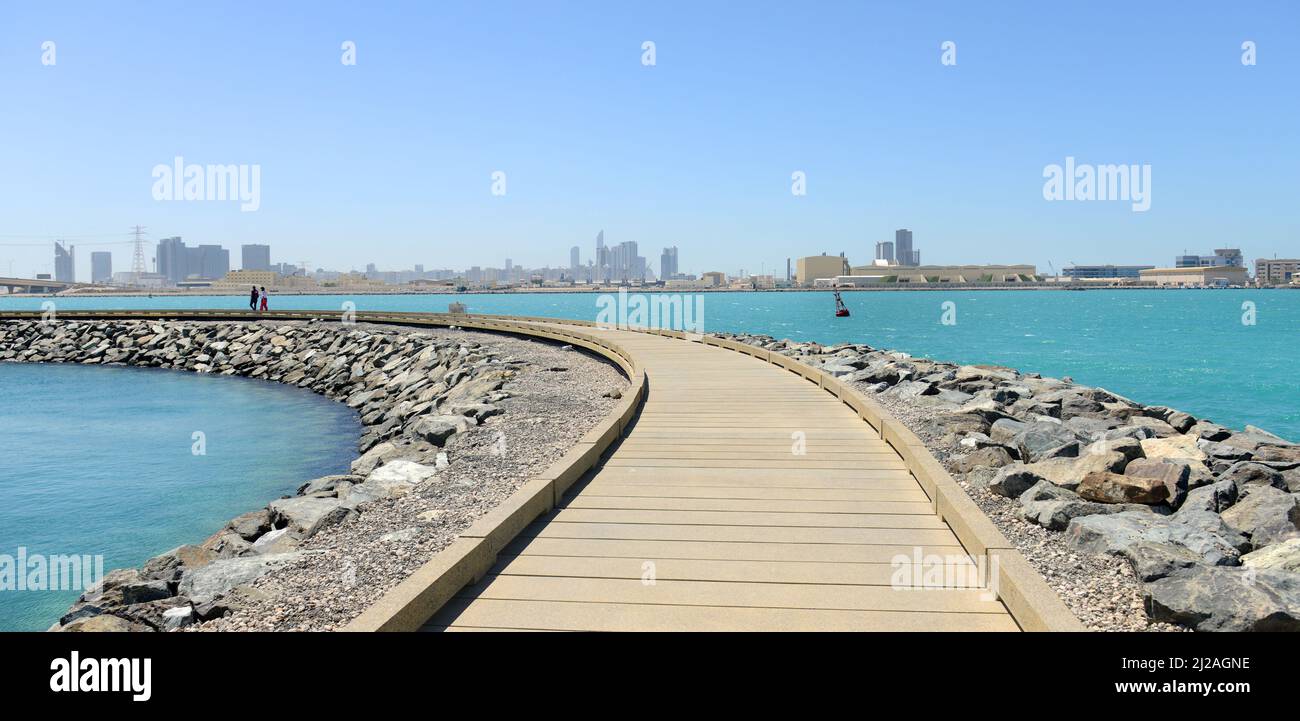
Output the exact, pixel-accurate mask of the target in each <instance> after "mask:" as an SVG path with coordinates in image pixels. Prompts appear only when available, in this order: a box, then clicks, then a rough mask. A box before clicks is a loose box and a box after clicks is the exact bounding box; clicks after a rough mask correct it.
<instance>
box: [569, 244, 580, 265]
mask: <svg viewBox="0 0 1300 721" xmlns="http://www.w3.org/2000/svg"><path fill="white" fill-rule="evenodd" d="M581 266H582V255H581V251H580V250H579V249H578V246H576V245H575V246H573V247H572V248H569V268H570V269H572V270H577V269H578V268H579V267H581Z"/></svg>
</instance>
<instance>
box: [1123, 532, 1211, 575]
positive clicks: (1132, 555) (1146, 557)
mask: <svg viewBox="0 0 1300 721" xmlns="http://www.w3.org/2000/svg"><path fill="white" fill-rule="evenodd" d="M1124 557H1125V558H1126V559H1127V560H1128V562H1129V565H1130V566H1132V568H1133V575H1135V576H1137V578H1138V580H1139V581H1142V582H1143V583H1149V582H1151V581H1154V580H1156V579H1158V578H1164V577H1165V576H1168V575H1170V574H1172V573H1176V572H1177V571H1179V570H1180V569H1183V568H1191V567H1192V566H1196V565H1200V564H1201V563H1202V559H1201V557H1200V555H1198V554H1196V553H1193V552H1192V551H1191V550H1190V549H1188V548H1187V547H1186V546H1180V545H1178V544H1176V543H1156V542H1154V541H1135V542H1134V543H1133V544H1132V545H1130V546H1129V547H1128V550H1127V551H1126V552H1125V553H1124Z"/></svg>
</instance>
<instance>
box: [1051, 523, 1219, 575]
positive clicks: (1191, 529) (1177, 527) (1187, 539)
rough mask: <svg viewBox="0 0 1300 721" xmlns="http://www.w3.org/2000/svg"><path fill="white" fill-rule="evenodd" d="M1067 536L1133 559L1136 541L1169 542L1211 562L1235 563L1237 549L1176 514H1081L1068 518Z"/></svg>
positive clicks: (1077, 542)
mask: <svg viewBox="0 0 1300 721" xmlns="http://www.w3.org/2000/svg"><path fill="white" fill-rule="evenodd" d="M1065 535H1066V540H1067V541H1068V542H1069V543H1070V544H1071V545H1073V546H1074V547H1075V548H1078V549H1079V550H1082V551H1087V552H1089V553H1109V554H1111V555H1117V556H1122V557H1124V558H1128V559H1129V560H1130V561H1132V560H1133V558H1134V556H1133V551H1132V547H1133V544H1135V543H1137V542H1139V541H1148V542H1151V543H1170V544H1174V545H1178V546H1182V547H1184V548H1186V549H1187V550H1189V551H1191V552H1193V553H1195V554H1197V555H1198V556H1200V557H1201V558H1202V559H1204V560H1205V562H1206V563H1209V564H1211V565H1235V564H1236V563H1237V562H1238V559H1239V558H1240V556H1241V554H1240V552H1239V551H1238V550H1237V549H1236V548H1235V547H1234V546H1233V545H1232V544H1231V543H1229V542H1228V541H1227V540H1225V539H1224V538H1222V537H1220V536H1217V535H1215V534H1213V533H1208V532H1206V531H1204V530H1201V529H1200V528H1197V527H1196V526H1195V525H1193V524H1189V523H1180V522H1179V521H1178V516H1177V515H1175V516H1161V515H1158V514H1155V513H1140V512H1132V511H1129V512H1124V513H1115V514H1111V515H1106V516H1097V515H1094V516H1084V517H1081V518H1075V519H1073V520H1071V521H1070V524H1069V526H1068V527H1067V528H1066V531H1065Z"/></svg>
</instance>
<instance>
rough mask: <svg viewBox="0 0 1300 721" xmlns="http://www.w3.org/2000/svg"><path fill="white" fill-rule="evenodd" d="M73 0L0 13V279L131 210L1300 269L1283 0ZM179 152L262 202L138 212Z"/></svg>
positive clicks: (485, 248) (116, 234)
mask: <svg viewBox="0 0 1300 721" xmlns="http://www.w3.org/2000/svg"><path fill="white" fill-rule="evenodd" d="M71 6H72V7H71V9H70V8H69V7H68V6H67V5H60V6H58V7H50V6H43V5H39V4H35V5H33V4H28V5H20V6H15V7H13V8H10V9H9V12H8V13H7V17H6V22H5V23H4V24H3V25H0V77H3V78H4V81H3V82H4V86H3V87H4V94H5V99H6V105H7V106H9V107H19V108H33V109H34V110H33V112H16V113H3V114H0V134H3V136H4V137H6V138H9V139H11V142H7V143H6V144H5V149H4V153H3V162H4V164H5V169H6V172H5V173H4V174H3V175H0V272H5V273H6V274H7V273H10V272H12V273H13V274H15V275H22V276H31V275H35V274H38V273H50V274H53V273H54V272H55V270H56V269H55V267H54V259H53V253H52V248H53V241H54V240H56V239H63V240H65V241H66V245H69V246H74V247H75V249H76V251H77V256H78V257H76V258H75V261H76V266H77V267H76V274H77V279H78V280H89V279H90V273H91V269H90V263H89V262H88V259H89V253H90V252H109V253H111V254H112V257H111V265H112V267H113V268H114V269H115V272H122V271H126V270H129V269H130V268H131V260H132V256H131V246H130V245H127V244H123V245H111V246H110V245H101V243H107V242H112V241H116V240H123V241H125V240H129V237H128V236H127V233H126V231H127V229H128V228H130V227H131V226H133V225H135V224H137V223H139V224H142V225H146V226H148V227H149V228H150V235H149V244H150V246H151V247H152V246H153V245H155V244H156V243H157V242H158V241H159V240H161V239H162V238H166V237H173V236H177V235H179V236H182V237H184V238H185V239H186V242H187V243H189V244H191V245H195V246H198V245H222V246H224V247H225V248H227V249H230V250H232V251H234V250H235V249H237V248H239V247H240V246H242V245H244V244H271V245H273V246H274V247H275V248H276V254H277V257H279V258H283V259H293V260H286V261H284V262H290V263H297V262H299V261H301V260H304V259H306V260H309V261H310V263H311V265H313V266H315V267H326V268H337V269H351V268H360V267H362V266H364V264H366V263H372V262H373V263H376V264H377V265H379V266H380V267H386V268H410V267H412V266H413V265H415V264H422V265H425V266H427V267H440V268H447V267H452V268H470V267H473V266H475V265H478V266H487V265H497V264H498V263H500V262H501V261H500V259H504V258H506V257H510V258H512V259H513V261H514V263H516V264H518V265H520V266H523V267H541V266H550V267H569V265H570V263H569V258H568V251H569V249H571V248H572V247H573V246H578V247H579V248H580V249H581V255H582V258H583V263H582V264H583V265H586V264H587V262H588V261H591V260H593V259H592V258H591V257H590V253H591V252H592V251H593V250H594V249H593V247H592V244H591V242H590V238H591V235H592V233H593V232H594V231H593V229H599V228H602V227H603V228H604V230H605V232H606V233H607V234H608V235H607V237H608V239H609V246H610V248H611V249H613V248H615V247H618V246H619V244H622V243H634V244H636V247H637V248H638V249H639V250H638V251H637V253H636V255H635V256H634V257H644V258H648V259H650V262H649V265H650V266H651V267H654V266H656V265H657V264H658V263H657V261H659V260H660V256H661V249H662V248H665V247H673V246H676V247H679V248H681V251H682V268H681V270H682V271H687V270H688V269H689V270H690V271H692V272H695V273H701V272H705V271H707V270H723V271H726V272H729V273H732V272H735V271H737V270H739V269H741V268H744V269H746V270H748V271H750V272H754V273H758V272H760V271H763V270H766V272H768V273H775V274H778V275H779V274H780V268H781V267H782V266H783V265H784V264H785V262H786V259H787V258H789V257H800V256H804V255H808V254H813V253H818V252H821V251H822V250H824V249H834V252H836V253H838V252H840V251H844V252H846V253H847V254H848V255H849V257H851V258H852V259H853V261H854V262H855V263H867V262H869V261H870V259H871V258H873V256H874V255H875V248H876V244H877V243H882V242H895V246H897V243H896V241H894V240H893V238H892V237H891V234H892V233H893V232H894V231H895V230H896V229H898V228H901V227H906V228H908V229H910V230H912V231H913V232H914V233H915V239H916V240H915V243H916V246H918V247H924V251H925V256H924V259H923V260H924V261H925V262H933V263H1033V264H1035V265H1037V266H1039V267H1041V268H1044V269H1047V268H1049V267H1053V268H1055V269H1056V270H1057V271H1059V270H1060V269H1061V268H1062V267H1064V266H1066V265H1069V264H1071V263H1079V264H1106V263H1111V264H1123V265H1138V264H1157V265H1164V264H1165V263H1167V262H1169V259H1171V258H1172V257H1174V256H1177V255H1181V254H1203V253H1207V252H1209V251H1211V250H1212V249H1214V248H1221V247H1241V248H1242V249H1243V251H1244V252H1245V254H1246V258H1247V261H1248V263H1249V262H1253V260H1254V259H1257V258H1270V257H1275V256H1276V257H1284V258H1285V257H1295V256H1296V255H1300V214H1297V213H1295V212H1294V211H1291V210H1290V208H1291V207H1292V206H1293V205H1294V197H1293V195H1294V183H1293V179H1292V176H1293V174H1294V168H1295V167H1296V165H1297V164H1300V136H1297V134H1296V133H1295V132H1294V128H1295V127H1297V126H1300V97H1298V96H1297V95H1296V94H1295V93H1294V92H1290V90H1289V89H1290V88H1291V87H1293V85H1294V78H1295V77H1296V76H1297V75H1300V45H1297V44H1296V43H1295V42H1294V41H1293V39H1292V38H1291V35H1292V34H1293V33H1292V29H1293V28H1295V27H1296V26H1297V25H1298V24H1300V23H1298V22H1297V21H1300V8H1298V7H1297V6H1296V5H1294V4H1292V3H1283V2H1261V3H1252V4H1250V5H1249V6H1227V5H1217V4H1213V5H1212V4H1195V3H1193V4H1187V3H1162V2H1155V3H1146V4H1142V5H1140V6H1136V7H1125V9H1124V17H1123V21H1122V23H1119V22H1118V21H1117V20H1116V18H1115V16H1114V15H1113V14H1111V13H1078V12H1075V11H1073V10H1072V9H1069V8H1066V7H1048V6H1042V5H1041V4H1038V3H1030V2H1012V3H1009V4H1007V5H1006V6H1004V7H1003V8H1001V12H1000V13H999V15H1000V19H999V20H998V22H990V19H989V15H990V13H989V11H988V9H987V8H982V7H979V6H976V5H972V4H969V3H961V2H955V1H954V2H936V3H926V4H924V5H917V4H895V3H887V4H884V3H880V4H878V3H861V2H830V1H828V2H823V3H818V5H817V6H816V9H817V10H816V12H798V11H795V10H793V9H792V8H790V7H789V6H788V5H787V4H783V3H777V2H757V3H754V4H752V5H748V6H746V7H745V8H744V9H738V8H735V7H729V6H727V5H725V4H706V5H704V6H700V5H699V4H696V3H686V2H666V3H662V4H656V5H655V6H654V7H640V6H635V7H634V6H624V7H610V6H606V5H601V4H596V3H590V4H582V3H579V4H574V5H565V6H559V7H548V6H539V5H534V4H528V3H510V4H508V6H507V8H505V9H503V8H500V7H489V6H474V5H467V6H455V7H448V8H444V7H433V6H428V5H425V4H420V3H396V4H394V5H393V6H385V7H383V8H379V9H367V11H366V12H365V13H362V12H360V11H358V10H357V9H355V8H350V7H345V6H330V5H325V6H321V7H319V8H313V12H311V13H310V14H308V15H306V16H304V14H303V13H302V12H301V11H300V10H299V9H298V8H295V7H293V6H289V5H285V6H280V5H276V4H268V5H266V6H249V7H247V8H245V10H244V11H242V12H239V13H231V12H228V11H227V10H225V9H223V8H216V7H212V8H209V7H201V6H196V7H185V8H179V9H178V8H175V7H173V6H171V5H165V4H162V3H156V4H151V3H148V2H146V3H141V4H138V5H133V6H132V7H131V9H130V10H129V11H128V10H123V9H122V8H119V7H113V6H111V5H103V4H97V3H90V2H84V3H76V2H74V3H71ZM718 27H726V28H728V32H725V33H718V32H716V28H718ZM232 37H237V38H240V43H239V46H238V48H236V49H233V50H230V51H229V52H223V51H219V50H218V49H219V48H224V47H227V46H228V40H229V38H232ZM46 41H51V42H54V43H56V44H57V48H58V55H57V58H58V60H57V63H56V64H54V65H43V64H42V62H41V45H42V43H44V42H46ZM344 41H354V42H355V43H356V49H357V63H356V65H355V66H349V65H344V64H342V63H340V52H339V48H340V44H341V43H343V42H344ZM645 41H654V42H655V43H656V47H657V52H656V62H655V64H654V65H653V66H648V65H643V64H642V62H641V52H642V51H641V44H642V43H643V42H645ZM948 41H951V42H953V43H955V47H956V56H955V57H956V64H955V65H945V64H943V63H942V62H941V57H942V52H941V43H945V42H948ZM1245 41H1250V42H1251V43H1253V44H1254V45H1255V46H1257V47H1258V60H1257V63H1256V64H1254V65H1245V64H1243V62H1242V53H1241V50H1240V48H1241V46H1242V43H1243V42H1245ZM484 48H490V51H489V52H484ZM1081 69H1086V71H1084V70H1081ZM122 78H136V79H138V80H136V81H133V83H132V84H131V85H130V86H129V87H127V88H123V87H122V83H121V80H122ZM232 78H238V82H232ZM196 108H202V109H203V111H202V112H196V110H195V109H196ZM91 118H93V122H92V121H91V120H90V119H91ZM179 157H184V158H185V159H186V161H187V162H195V163H203V164H239V165H244V164H253V165H256V166H257V167H258V168H259V169H260V183H261V185H260V203H259V204H258V205H257V207H258V209H257V210H256V212H241V210H240V204H239V203H238V202H223V201H193V202H176V201H172V202H164V201H159V200H155V199H154V197H153V196H152V195H151V188H152V187H153V184H154V182H155V179H154V178H153V177H151V174H150V173H151V169H153V168H155V166H157V165H159V164H167V163H170V162H171V161H172V159H173V158H179ZM1066 158H1077V159H1078V162H1079V163H1081V164H1093V165H1102V164H1108V163H1113V164H1133V165H1135V166H1136V165H1139V164H1140V165H1143V166H1149V167H1150V169H1151V188H1150V190H1151V194H1150V208H1149V209H1148V210H1146V211H1145V212H1141V213H1134V212H1131V210H1130V204H1129V203H1115V202H1104V201H1098V202H1057V203H1052V202H1047V201H1046V200H1045V199H1044V194H1043V189H1044V175H1043V173H1044V170H1045V168H1047V167H1048V166H1050V165H1053V164H1060V163H1062V162H1063V161H1064V159H1066ZM498 174H500V175H499V176H498ZM794 174H799V176H800V177H801V178H802V180H801V181H800V182H801V183H803V185H802V186H801V189H802V191H803V193H802V194H799V193H794V192H792V177H793V175H794ZM209 190H211V189H210V188H209ZM498 190H499V191H500V193H497V192H496V191H498ZM897 250H898V249H897V247H895V251H896V252H897ZM232 260H233V259H232ZM633 262H635V261H633Z"/></svg>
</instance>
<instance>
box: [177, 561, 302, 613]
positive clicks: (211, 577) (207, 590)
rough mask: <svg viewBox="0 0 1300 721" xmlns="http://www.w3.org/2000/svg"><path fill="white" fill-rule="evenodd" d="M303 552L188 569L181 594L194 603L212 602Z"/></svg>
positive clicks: (221, 562)
mask: <svg viewBox="0 0 1300 721" xmlns="http://www.w3.org/2000/svg"><path fill="white" fill-rule="evenodd" d="M301 555H302V554H301V553H278V554H267V555H260V556H247V557H242V558H227V559H223V560H220V561H213V562H212V563H209V564H208V565H206V566H203V567H202V568H197V569H194V570H187V571H186V572H185V574H184V575H183V576H181V581H180V585H179V587H178V588H177V593H178V595H181V596H184V597H185V598H188V599H190V600H191V601H192V602H193V603H194V605H196V606H197V605H200V604H205V603H209V602H211V601H213V600H216V599H217V598H218V597H220V596H222V595H224V594H226V593H228V592H229V591H230V589H232V588H234V587H235V586H240V585H243V584H246V583H251V582H253V581H254V580H256V579H258V578H261V577H262V576H264V575H266V574H267V573H270V572H271V571H272V570H274V569H275V568H276V567H278V566H283V565H285V564H287V563H291V562H293V561H296V560H297V559H298V558H300V557H301Z"/></svg>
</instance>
